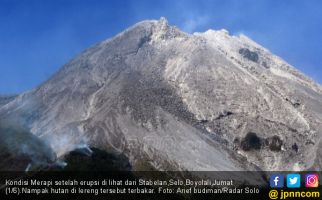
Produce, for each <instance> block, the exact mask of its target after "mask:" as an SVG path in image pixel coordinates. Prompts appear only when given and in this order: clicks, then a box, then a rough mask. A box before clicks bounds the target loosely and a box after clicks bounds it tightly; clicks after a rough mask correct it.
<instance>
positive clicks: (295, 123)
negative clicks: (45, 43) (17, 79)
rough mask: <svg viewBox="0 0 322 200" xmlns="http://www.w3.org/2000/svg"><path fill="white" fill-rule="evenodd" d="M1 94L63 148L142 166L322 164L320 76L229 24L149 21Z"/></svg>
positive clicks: (10, 109) (3, 115)
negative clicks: (202, 26)
mask: <svg viewBox="0 0 322 200" xmlns="http://www.w3.org/2000/svg"><path fill="white" fill-rule="evenodd" d="M1 102H2V103H1V104H0V119H6V120H10V121H11V124H15V123H16V124H19V126H23V127H25V128H26V129H27V130H28V131H30V133H32V134H33V135H34V136H36V137H37V138H39V139H40V140H42V141H43V142H44V143H45V144H48V146H49V147H50V149H51V150H52V151H53V152H54V153H55V155H56V157H58V158H59V157H63V156H64V155H66V154H68V153H69V152H71V151H73V150H75V149H77V148H78V147H79V146H82V145H88V146H91V147H94V148H98V149H103V150H105V151H108V152H114V153H116V154H122V155H125V156H126V157H127V158H128V160H129V162H130V164H131V166H132V169H133V170H146V169H151V168H152V169H155V170H191V171H218V170H219V171H220V170H225V171H239V170H267V171H271V170H321V167H322V159H321V158H320V157H321V156H320V155H321V153H322V143H321V134H322V87H321V85H319V84H318V83H315V82H314V81H313V80H311V79H310V78H308V77H306V76H305V75H303V74H302V73H301V72H299V71H298V70H296V69H295V68H294V67H292V66H291V65H290V64H288V63H287V62H285V61H284V60H282V59H281V58H279V57H277V56H275V55H274V54H272V53H271V52H270V51H269V50H267V49H265V48H264V47H262V46H260V45H259V44H257V43H256V42H254V41H252V40H251V39H250V38H248V37H246V36H245V35H238V36H235V35H230V34H229V33H228V31H226V30H218V31H216V30H208V31H206V32H203V33H193V34H188V33H185V32H182V31H180V30H179V29H178V28H176V27H175V26H170V25H169V24H168V22H167V21H166V19H165V18H161V19H160V20H147V21H142V22H139V23H137V24H135V25H134V26H132V27H130V28H128V29H127V30H125V31H124V32H121V33H120V34H118V35H116V36H115V37H113V38H111V39H107V40H105V41H103V42H100V43H98V44H96V45H94V46H92V47H90V48H89V49H87V50H85V51H84V52H82V53H80V54H79V55H78V56H76V57H75V58H74V59H72V60H71V61H70V62H68V63H67V64H66V65H64V66H63V67H62V68H61V69H60V70H59V71H58V72H57V73H56V74H54V75H53V76H52V77H51V78H50V79H49V80H47V81H46V82H44V83H43V84H41V85H40V86H39V87H37V88H35V89H33V90H31V91H27V92H25V93H22V94H20V95H18V96H15V97H12V98H6V99H3V100H2V101H1ZM1 134H3V133H1ZM8 137H9V136H8Z"/></svg>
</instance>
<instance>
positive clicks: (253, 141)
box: [240, 132, 262, 151]
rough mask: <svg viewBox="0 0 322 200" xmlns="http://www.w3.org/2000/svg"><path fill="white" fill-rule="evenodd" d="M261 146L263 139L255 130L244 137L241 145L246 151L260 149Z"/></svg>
mask: <svg viewBox="0 0 322 200" xmlns="http://www.w3.org/2000/svg"><path fill="white" fill-rule="evenodd" d="M261 146H262V142H261V139H260V138H259V137H258V136H257V134H256V133H253V132H249V133H247V135H246V136H245V138H243V139H242V141H241V143H240V147H241V149H242V150H244V151H250V150H259V149H260V148H261Z"/></svg>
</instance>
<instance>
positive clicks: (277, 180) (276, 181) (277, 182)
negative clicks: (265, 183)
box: [269, 174, 284, 188]
mask: <svg viewBox="0 0 322 200" xmlns="http://www.w3.org/2000/svg"><path fill="white" fill-rule="evenodd" d="M269 183H270V185H271V188H282V187H284V175H283V174H272V175H271V177H270V179H269Z"/></svg>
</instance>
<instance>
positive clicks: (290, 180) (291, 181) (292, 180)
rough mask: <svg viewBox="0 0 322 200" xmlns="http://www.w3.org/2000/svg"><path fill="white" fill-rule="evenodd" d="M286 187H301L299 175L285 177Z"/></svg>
mask: <svg viewBox="0 0 322 200" xmlns="http://www.w3.org/2000/svg"><path fill="white" fill-rule="evenodd" d="M286 185H287V187H288V188H299V187H301V175H300V174H288V175H287V176H286Z"/></svg>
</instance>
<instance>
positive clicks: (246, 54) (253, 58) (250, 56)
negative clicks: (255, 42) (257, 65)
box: [239, 48, 259, 62]
mask: <svg viewBox="0 0 322 200" xmlns="http://www.w3.org/2000/svg"><path fill="white" fill-rule="evenodd" d="M239 54H241V55H242V56H243V57H244V58H247V59H248V60H251V61H253V62H257V61H258V58H259V56H258V54H257V53H256V52H254V51H251V50H249V49H247V48H241V49H239Z"/></svg>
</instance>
